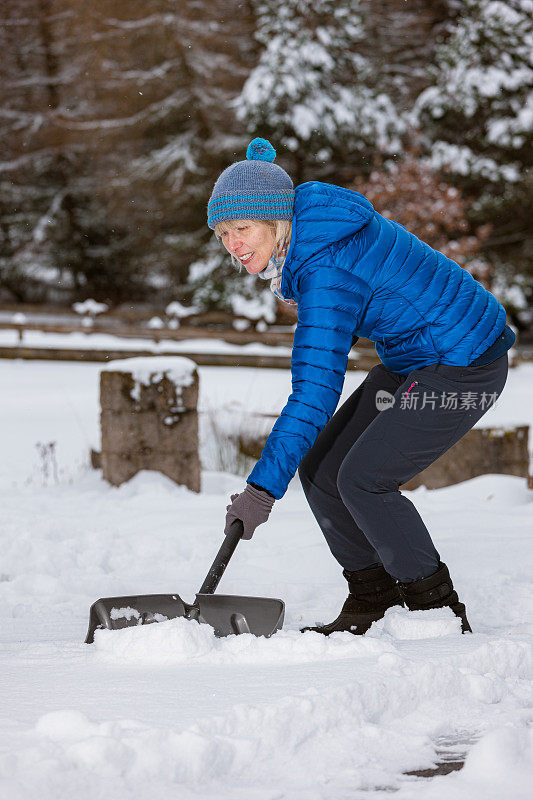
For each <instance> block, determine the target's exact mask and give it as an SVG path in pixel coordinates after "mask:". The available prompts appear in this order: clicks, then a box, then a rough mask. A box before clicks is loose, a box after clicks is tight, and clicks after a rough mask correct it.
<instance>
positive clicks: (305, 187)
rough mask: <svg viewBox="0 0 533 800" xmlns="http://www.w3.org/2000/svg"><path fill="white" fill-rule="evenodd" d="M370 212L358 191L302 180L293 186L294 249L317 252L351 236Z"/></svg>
mask: <svg viewBox="0 0 533 800" xmlns="http://www.w3.org/2000/svg"><path fill="white" fill-rule="evenodd" d="M373 214H374V207H373V206H372V203H371V202H370V201H369V200H367V199H366V197H364V195H362V194H359V192H355V191H353V190H352V189H344V188H342V187H341V186H334V185H333V184H331V183H321V182H320V181H309V182H308V183H302V184H300V186H297V187H296V190H295V198H294V217H293V225H295V228H296V230H295V231H294V233H295V234H296V235H295V248H294V249H295V250H297V251H300V250H307V249H309V250H314V251H315V252H316V251H317V250H320V249H322V247H326V246H327V245H329V244H332V243H333V242H338V241H340V240H341V239H345V238H346V237H347V236H353V235H354V234H355V233H357V231H359V230H361V228H363V227H364V226H365V225H366V224H367V223H368V222H370V220H371V218H372V216H373ZM294 255H296V253H294Z"/></svg>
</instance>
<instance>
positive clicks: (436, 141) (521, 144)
mask: <svg viewBox="0 0 533 800" xmlns="http://www.w3.org/2000/svg"><path fill="white" fill-rule="evenodd" d="M457 8H458V13H457V16H456V18H455V19H454V20H453V21H452V23H451V24H450V25H449V26H448V31H447V35H446V37H445V38H444V40H443V41H442V43H441V44H440V46H439V47H438V48H437V52H436V60H435V64H434V66H433V70H432V73H433V80H434V83H433V85H432V86H431V87H430V88H428V89H426V90H425V91H423V92H422V93H421V95H420V97H419V98H418V101H417V103H416V108H415V115H416V118H417V121H418V123H419V125H420V127H421V130H422V132H423V134H424V135H425V137H426V138H425V143H426V146H427V148H428V150H430V152H431V163H432V166H433V167H435V168H441V169H444V170H445V171H446V172H447V173H448V174H449V175H450V176H452V177H453V178H454V179H455V180H456V182H458V183H459V184H460V185H461V187H462V188H463V189H465V190H466V191H467V192H468V193H469V194H470V196H472V197H475V198H476V201H475V203H473V204H472V206H471V211H470V216H471V218H472V221H474V222H476V223H479V222H481V221H483V222H485V223H490V222H492V223H493V233H492V235H491V237H489V239H488V240H487V243H486V251H487V254H488V256H489V259H490V260H492V261H493V262H495V263H496V264H498V263H499V264H500V268H502V266H503V263H502V262H504V261H508V262H513V261H514V263H515V268H516V269H517V270H521V271H524V269H525V270H526V271H529V273H530V275H532V276H533V238H532V229H531V218H532V217H533V201H532V193H531V185H532V166H533V3H532V2H531V0H507V2H500V1H499V0H464V2H461V3H459V4H457Z"/></svg>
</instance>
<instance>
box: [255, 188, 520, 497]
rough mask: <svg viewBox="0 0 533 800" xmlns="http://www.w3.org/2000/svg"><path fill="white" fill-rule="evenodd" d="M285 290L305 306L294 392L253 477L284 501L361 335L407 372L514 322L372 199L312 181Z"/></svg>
mask: <svg viewBox="0 0 533 800" xmlns="http://www.w3.org/2000/svg"><path fill="white" fill-rule="evenodd" d="M281 293H282V294H283V296H284V297H289V298H292V299H294V300H296V301H297V303H298V325H297V327H296V331H295V334H294V345H293V351H292V361H291V370H292V393H291V395H290V397H289V399H288V401H287V405H286V406H285V408H284V409H283V411H282V413H281V415H280V417H279V418H278V420H277V421H276V424H275V425H274V428H273V429H272V433H271V434H270V436H269V437H268V440H267V443H266V445H265V447H264V449H263V452H262V454H261V459H260V460H259V461H258V462H257V464H256V466H255V467H254V469H253V471H252V473H251V474H250V476H249V477H248V479H247V480H248V482H249V483H255V484H258V485H259V486H262V487H264V488H265V489H268V491H269V492H271V494H273V495H274V497H276V498H279V497H282V496H283V494H284V493H285V491H286V488H287V485H288V483H289V481H290V479H291V478H292V476H293V475H294V473H295V472H296V470H297V468H298V466H299V464H300V461H301V460H302V458H303V457H304V455H305V454H306V452H307V451H308V450H309V449H310V448H311V447H312V445H313V444H314V442H315V439H316V437H317V436H318V434H319V433H320V431H321V430H322V428H323V427H324V426H325V425H326V423H327V421H328V420H329V418H330V417H331V415H332V414H333V412H334V411H335V408H336V406H337V403H338V401H339V397H340V394H341V391H342V386H343V383H344V376H345V372H346V366H347V361H348V353H349V351H350V349H351V346H352V341H353V339H354V337H357V336H363V337H365V338H367V339H370V340H372V341H373V342H375V346H376V351H377V353H378V355H379V357H380V359H381V361H382V362H383V364H384V365H385V366H386V367H387V368H388V369H390V370H392V371H393V372H398V373H400V374H407V373H409V372H410V371H411V370H413V369H418V368H420V367H424V366H427V365H428V364H434V363H441V364H456V365H460V366H466V365H468V364H470V363H471V362H472V361H474V360H475V359H476V358H477V357H478V356H479V355H481V353H483V352H485V350H487V348H488V347H490V345H491V344H492V343H493V342H494V341H495V339H496V338H497V337H498V336H499V335H500V334H501V333H502V331H503V330H504V328H505V325H506V323H505V309H504V308H503V306H502V305H500V303H498V301H497V300H496V298H495V297H494V295H492V294H491V293H490V292H488V291H487V290H486V289H484V288H483V286H481V284H480V283H478V281H476V280H475V279H474V278H473V277H472V276H471V275H470V274H469V273H468V272H467V271H466V270H464V269H462V268H461V267H460V266H459V265H458V264H456V263H455V262H454V261H451V260H450V259H449V258H446V256H444V255H443V254H442V253H439V252H437V251H436V250H433V249H432V248H431V247H430V246H429V245H427V244H424V242H421V241H420V240H419V239H417V238H416V236H414V235H413V234H412V233H409V232H408V231H407V230H406V229H405V228H404V227H403V226H402V225H400V224H399V223H397V222H393V221H392V220H388V219H385V218H384V217H382V216H381V215H380V214H378V213H377V212H376V211H374V209H373V207H372V204H371V203H370V202H369V201H368V200H367V199H366V198H365V197H363V195H361V194H359V193H358V192H354V191H351V190H350V189H343V188H341V187H339V186H333V185H332V184H328V183H319V182H317V181H312V182H309V183H304V184H302V185H300V186H298V187H297V188H296V197H295V205H294V217H293V226H292V237H291V244H290V247H289V251H288V253H287V257H286V259H285V264H284V266H283V277H282V283H281Z"/></svg>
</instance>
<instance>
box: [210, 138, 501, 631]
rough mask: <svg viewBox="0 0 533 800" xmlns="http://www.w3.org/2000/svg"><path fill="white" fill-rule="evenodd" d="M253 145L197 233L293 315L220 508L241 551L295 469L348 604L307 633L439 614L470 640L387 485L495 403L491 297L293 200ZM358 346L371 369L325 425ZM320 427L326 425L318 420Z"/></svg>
mask: <svg viewBox="0 0 533 800" xmlns="http://www.w3.org/2000/svg"><path fill="white" fill-rule="evenodd" d="M275 155H276V153H275V151H274V149H273V147H272V145H271V144H270V143H269V142H267V141H266V140H264V139H254V140H253V141H252V142H251V143H250V145H249V146H248V150H247V160H245V161H239V162H237V163H235V164H232V165H231V166H229V167H228V168H227V169H226V170H224V172H223V173H222V174H221V175H220V176H219V178H218V180H217V182H216V184H215V187H214V189H213V193H212V195H211V198H210V200H209V203H208V225H209V226H210V227H211V228H212V229H213V230H214V231H215V234H216V235H217V237H218V238H219V239H221V240H222V242H223V244H224V245H225V247H226V248H227V250H228V251H229V252H230V253H231V255H232V258H233V259H234V260H237V261H238V263H239V264H241V265H243V266H244V267H245V268H246V270H247V272H249V273H251V274H254V275H259V276H260V277H265V278H270V279H271V286H272V289H273V291H274V292H275V293H276V294H277V296H278V297H281V298H282V299H283V300H285V301H286V302H291V303H297V304H298V325H297V327H296V331H295V334H294V345H293V353H292V363H291V369H292V393H291V395H290V397H289V399H288V402H287V405H286V406H285V408H284V409H283V411H282V413H281V415H280V417H279V419H278V420H277V421H276V424H275V425H274V427H273V430H272V432H271V434H270V436H269V437H268V440H267V442H266V445H265V447H264V449H263V452H262V454H261V458H260V460H259V461H258V462H257V464H256V465H255V467H254V469H253V471H252V473H251V474H250V476H249V477H248V479H247V486H246V488H245V490H244V491H243V492H242V493H240V494H238V495H232V497H231V501H232V502H231V505H229V506H228V507H227V517H226V532H227V530H228V528H229V525H230V524H231V522H232V521H233V520H234V519H241V520H242V522H243V524H244V538H248V539H249V538H251V536H252V534H253V532H254V530H255V528H256V527H257V526H258V525H260V524H261V523H263V522H265V521H266V520H267V518H268V516H269V513H270V510H271V508H272V505H273V503H274V500H275V499H278V498H280V497H282V496H283V494H284V493H285V490H286V488H287V484H288V483H289V481H290V479H291V478H292V476H293V475H294V473H295V472H296V470H297V469H298V468H299V475H300V479H301V483H302V486H303V489H304V492H305V495H306V497H307V501H308V503H309V505H310V507H311V510H312V512H313V514H314V516H315V518H316V520H317V522H318V524H319V526H320V528H321V529H322V532H323V534H324V536H325V538H326V541H327V543H328V545H329V548H330V550H331V552H332V554H333V556H334V557H335V558H336V559H337V561H338V562H339V563H340V564H341V566H342V567H343V575H344V577H345V578H346V580H347V582H348V587H349V595H348V598H347V600H346V602H345V603H344V605H343V608H342V610H341V612H340V615H339V616H338V617H337V619H335V620H334V621H333V622H331V623H329V624H327V625H320V626H317V627H314V628H304V630H315V631H318V632H320V633H323V634H325V635H329V634H330V633H332V632H334V631H345V630H349V631H351V632H352V633H354V634H364V633H365V632H366V631H367V630H368V628H369V627H370V625H371V624H372V622H374V621H376V620H378V619H380V618H381V617H383V615H384V613H385V611H386V609H387V608H390V607H391V606H395V605H399V604H402V605H403V604H405V605H406V606H407V607H408V608H409V609H411V610H415V609H416V610H418V609H429V608H440V607H443V606H450V608H451V609H452V610H453V612H454V613H455V614H456V615H457V616H458V617H460V619H461V625H462V630H463V632H465V631H471V628H470V625H469V623H468V620H467V617H466V612H465V607H464V604H463V603H460V602H459V599H458V596H457V593H456V592H455V591H454V588H453V584H452V581H451V578H450V575H449V572H448V568H447V566H446V564H444V563H443V562H442V561H441V560H440V556H439V553H438V552H437V550H436V549H435V546H434V544H433V542H432V540H431V537H430V535H429V532H428V530H427V528H426V526H425V525H424V522H423V521H422V519H421V517H420V515H419V514H418V512H417V510H416V508H415V507H414V505H413V504H412V503H411V501H410V500H408V499H407V498H406V497H405V496H404V495H402V494H401V492H400V491H399V488H398V487H399V486H400V485H401V484H403V483H406V482H407V481H408V480H409V479H410V478H412V477H413V476H414V475H417V474H418V473H419V472H421V471H422V470H423V469H425V468H426V467H427V466H429V464H431V463H433V461H435V460H436V459H437V458H438V457H439V456H440V455H442V453H444V452H445V451H446V450H448V448H450V447H451V446H452V445H453V444H455V442H457V441H458V440H459V439H461V437H462V436H464V434H465V433H466V432H467V431H469V430H470V428H472V426H473V425H474V424H475V423H476V422H477V421H478V420H479V419H480V418H481V417H482V416H483V414H484V413H485V411H486V410H487V408H489V407H490V405H492V404H493V403H494V402H495V400H496V398H497V397H498V396H499V395H500V393H501V391H502V389H503V387H504V385H505V381H506V379H507V370H508V360H507V351H508V349H509V348H510V347H511V346H512V345H513V344H514V341H515V335H514V333H513V332H512V330H511V329H510V328H509V327H508V326H507V325H506V322H505V310H504V308H503V307H502V306H501V305H500V303H498V301H497V300H496V298H495V297H494V296H493V295H492V294H491V293H490V292H488V291H487V290H486V289H484V288H483V286H481V284H479V283H478V282H477V281H476V280H474V278H473V277H472V276H471V275H470V274H469V273H468V272H467V271H466V270H464V269H462V268H461V267H460V266H459V265H458V264H456V263H455V262H454V261H451V260H450V259H449V258H447V257H446V256H444V255H443V254H442V253H439V252H437V251H435V250H433V249H432V248H431V247H429V245H427V244H425V243H424V242H421V241H420V240H419V239H417V238H416V237H415V236H414V235H413V234H411V233H409V232H408V231H407V230H406V229H405V228H404V227H403V226H402V225H400V224H399V223H397V222H394V221H392V220H389V219H385V218H384V217H383V216H381V215H380V214H379V213H378V212H377V211H375V210H374V208H373V207H372V205H371V203H370V202H369V201H368V200H367V199H366V198H365V197H363V196H362V195H361V194H359V193H358V192H354V191H351V190H349V189H343V188H341V187H339V186H334V185H331V184H328V183H320V182H316V181H311V182H308V183H304V184H302V185H300V186H298V187H296V190H294V187H293V183H292V181H291V179H290V177H289V175H288V174H287V173H286V172H285V171H284V170H283V169H281V167H279V166H277V165H276V164H274V163H273V160H274V158H275ZM359 336H364V337H366V338H367V339H370V340H371V341H373V342H375V346H376V351H377V353H378V355H379V357H380V359H381V363H380V364H379V365H377V366H375V367H374V368H373V369H371V370H370V372H369V373H368V375H367V377H366V378H365V380H364V381H363V383H362V384H361V385H360V386H359V387H358V389H357V390H356V391H355V392H354V393H353V394H352V396H351V397H350V398H349V399H348V400H347V401H346V403H344V405H343V406H342V407H341V408H340V409H339V410H338V411H337V412H336V413H335V414H334V415H333V416H332V414H333V412H334V411H335V408H336V406H337V403H338V400H339V396H340V394H341V390H342V385H343V382H344V376H345V372H346V366H347V360H348V353H349V351H350V349H351V347H352V346H353V344H354V342H355V341H357V338H358V337H359ZM330 418H331V419H330Z"/></svg>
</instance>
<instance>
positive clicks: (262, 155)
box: [246, 138, 276, 161]
mask: <svg viewBox="0 0 533 800" xmlns="http://www.w3.org/2000/svg"><path fill="white" fill-rule="evenodd" d="M246 158H247V159H248V161H274V159H275V158H276V151H275V150H274V148H273V147H272V145H271V144H270V142H269V141H268V140H267V139H260V138H257V139H252V141H251V142H250V144H249V145H248V147H247V149H246Z"/></svg>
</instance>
